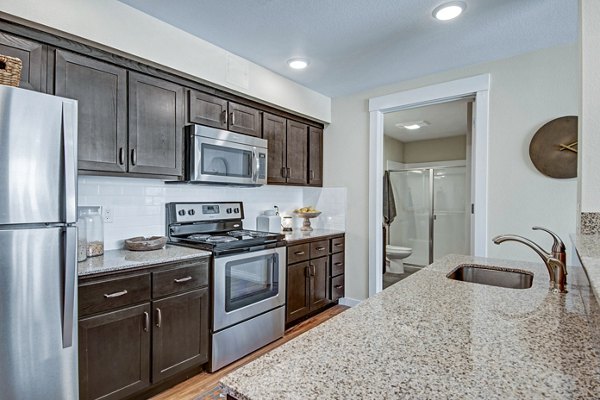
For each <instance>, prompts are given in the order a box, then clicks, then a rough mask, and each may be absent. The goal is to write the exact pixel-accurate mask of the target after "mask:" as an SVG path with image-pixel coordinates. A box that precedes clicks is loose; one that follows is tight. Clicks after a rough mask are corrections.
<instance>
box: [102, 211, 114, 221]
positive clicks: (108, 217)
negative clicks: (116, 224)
mask: <svg viewBox="0 0 600 400" xmlns="http://www.w3.org/2000/svg"><path fill="white" fill-rule="evenodd" d="M102 216H103V217H104V222H105V223H107V224H112V222H113V211H112V208H108V207H102Z"/></svg>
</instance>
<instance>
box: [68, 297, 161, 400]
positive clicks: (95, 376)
mask: <svg viewBox="0 0 600 400" xmlns="http://www.w3.org/2000/svg"><path fill="white" fill-rule="evenodd" d="M149 324H150V303H145V304H141V305H138V306H134V307H129V308H125V309H122V310H118V311H112V312H109V313H105V314H100V315H97V316H94V317H89V318H85V319H81V320H80V321H79V397H80V398H81V399H106V400H108V399H121V398H123V397H125V396H127V395H130V394H133V393H136V392H138V391H140V390H142V389H145V388H147V387H148V386H150V326H149Z"/></svg>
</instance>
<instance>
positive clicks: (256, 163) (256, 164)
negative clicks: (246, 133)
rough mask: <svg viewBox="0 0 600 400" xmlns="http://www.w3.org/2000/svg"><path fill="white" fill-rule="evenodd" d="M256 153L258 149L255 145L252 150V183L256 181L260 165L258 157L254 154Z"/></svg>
mask: <svg viewBox="0 0 600 400" xmlns="http://www.w3.org/2000/svg"><path fill="white" fill-rule="evenodd" d="M256 153H258V150H257V149H256V147H255V148H254V149H253V150H252V182H254V183H256V182H257V181H258V168H259V166H260V164H259V158H258V156H257V155H256Z"/></svg>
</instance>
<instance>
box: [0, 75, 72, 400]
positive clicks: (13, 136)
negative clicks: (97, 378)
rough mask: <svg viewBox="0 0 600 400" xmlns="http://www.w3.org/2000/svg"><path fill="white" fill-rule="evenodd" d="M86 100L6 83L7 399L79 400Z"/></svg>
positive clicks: (2, 341)
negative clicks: (80, 124)
mask: <svg viewBox="0 0 600 400" xmlns="http://www.w3.org/2000/svg"><path fill="white" fill-rule="evenodd" d="M76 149H77V102H76V101H74V100H69V99H63V98H60V97H56V96H50V95H46V94H41V93H36V92H32V91H29V90H24V89H18V88H13V87H9V86H2V85H0V319H1V320H0V399H11V400H12V399H76V398H77V397H78V376H77V374H78V369H77V308H76V307H77V261H76V245H77V237H76V236H77V232H76V228H75V222H76V219H77V215H76V208H77V164H76V163H77V150H76Z"/></svg>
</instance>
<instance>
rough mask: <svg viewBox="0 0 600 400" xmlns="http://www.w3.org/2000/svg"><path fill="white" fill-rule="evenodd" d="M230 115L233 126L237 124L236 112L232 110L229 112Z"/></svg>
mask: <svg viewBox="0 0 600 400" xmlns="http://www.w3.org/2000/svg"><path fill="white" fill-rule="evenodd" d="M229 116H230V117H231V126H234V125H235V114H234V112H233V111H232V112H231V113H230V114H229Z"/></svg>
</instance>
